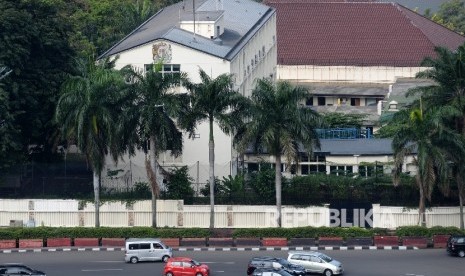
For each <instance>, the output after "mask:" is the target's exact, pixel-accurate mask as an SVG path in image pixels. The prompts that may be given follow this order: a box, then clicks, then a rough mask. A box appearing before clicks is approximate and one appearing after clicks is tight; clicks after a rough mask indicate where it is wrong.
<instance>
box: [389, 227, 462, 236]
mask: <svg viewBox="0 0 465 276" xmlns="http://www.w3.org/2000/svg"><path fill="white" fill-rule="evenodd" d="M464 234H465V231H464V230H460V229H459V228H457V227H442V226H434V227H431V228H426V227H422V226H401V227H399V228H397V229H396V235H397V236H399V237H429V238H431V237H433V236H434V235H464Z"/></svg>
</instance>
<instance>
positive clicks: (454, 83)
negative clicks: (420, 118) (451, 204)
mask: <svg viewBox="0 0 465 276" xmlns="http://www.w3.org/2000/svg"><path fill="white" fill-rule="evenodd" d="M435 52H436V55H437V57H436V58H430V57H428V58H425V59H424V60H423V62H422V64H421V65H422V66H425V67H429V68H430V69H428V70H425V71H422V72H420V73H418V74H417V76H416V77H417V78H426V79H430V80H433V81H434V84H433V85H430V86H426V87H420V88H419V89H417V90H418V91H420V92H421V94H422V99H423V102H424V104H425V107H426V108H429V107H437V106H439V107H440V108H442V109H444V110H448V111H449V112H448V113H449V114H450V115H451V116H449V117H448V119H449V120H450V127H452V128H454V129H455V130H456V131H457V132H458V133H460V134H461V135H462V136H463V137H464V138H465V45H462V46H460V47H458V49H457V50H456V51H451V50H449V49H447V48H443V47H437V48H436V49H435ZM451 110H455V111H456V112H455V113H452V112H450V111H451ZM452 157H453V161H454V162H455V163H456V164H463V163H462V161H463V160H462V161H460V160H461V157H462V155H461V154H459V152H458V151H457V152H455V154H453V156H452ZM457 167H458V169H457V172H456V181H457V184H458V189H459V201H460V228H461V229H464V219H463V204H464V201H465V170H464V169H461V166H460V165H458V166H457Z"/></svg>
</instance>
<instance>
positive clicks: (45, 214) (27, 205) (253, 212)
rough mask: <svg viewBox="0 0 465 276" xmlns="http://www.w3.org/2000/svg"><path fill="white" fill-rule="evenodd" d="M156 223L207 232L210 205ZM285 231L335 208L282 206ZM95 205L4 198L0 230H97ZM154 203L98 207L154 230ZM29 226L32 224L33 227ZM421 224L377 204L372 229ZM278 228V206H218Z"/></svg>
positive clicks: (231, 216)
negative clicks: (20, 226)
mask: <svg viewBox="0 0 465 276" xmlns="http://www.w3.org/2000/svg"><path fill="white" fill-rule="evenodd" d="M157 210H158V211H157V225H158V226H159V227H164V226H168V227H202V228H208V226H209V222H210V220H209V214H210V207H209V206H208V205H184V204H183V201H182V200H158V201H157ZM282 215H283V217H282V225H283V227H300V226H314V227H318V226H329V221H330V216H331V210H330V209H329V207H328V206H327V205H325V206H323V207H315V206H310V207H306V208H294V207H290V206H283V209H282ZM94 218H95V216H94V205H93V204H92V203H87V204H85V203H83V202H79V201H77V200H44V199H20V200H15V199H0V227H3V226H9V225H10V222H11V221H13V220H20V221H22V222H23V223H24V224H25V225H26V224H27V223H28V222H32V221H33V223H32V224H33V225H35V226H51V227H61V226H62V227H76V226H84V227H93V226H94V223H95V220H94ZM151 219H152V215H151V201H150V200H145V201H137V202H136V203H134V204H133V205H126V204H125V203H122V202H105V203H103V204H102V206H101V207H100V224H101V226H107V227H131V226H151V225H152V223H151ZM426 222H427V226H428V227H432V226H455V227H459V223H460V212H459V207H455V206H454V207H436V208H428V209H426ZM32 224H31V223H30V225H32ZM407 225H418V209H417V208H405V207H392V206H380V205H379V204H373V227H380V228H390V229H393V228H396V227H399V226H407ZM275 226H276V207H275V206H264V205H258V206H257V205H256V206H240V205H217V206H215V227H218V228H249V227H250V228H260V227H275Z"/></svg>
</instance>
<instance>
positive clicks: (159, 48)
mask: <svg viewBox="0 0 465 276" xmlns="http://www.w3.org/2000/svg"><path fill="white" fill-rule="evenodd" d="M152 56H153V61H154V62H160V61H161V62H163V63H169V62H171V45H169V44H168V43H165V42H158V43H155V44H153V45H152Z"/></svg>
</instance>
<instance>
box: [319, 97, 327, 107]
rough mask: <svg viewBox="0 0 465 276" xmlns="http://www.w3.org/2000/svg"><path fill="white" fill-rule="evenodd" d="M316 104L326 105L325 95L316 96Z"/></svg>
mask: <svg viewBox="0 0 465 276" xmlns="http://www.w3.org/2000/svg"><path fill="white" fill-rule="evenodd" d="M318 105H319V106H323V105H326V98H325V97H318Z"/></svg>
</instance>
